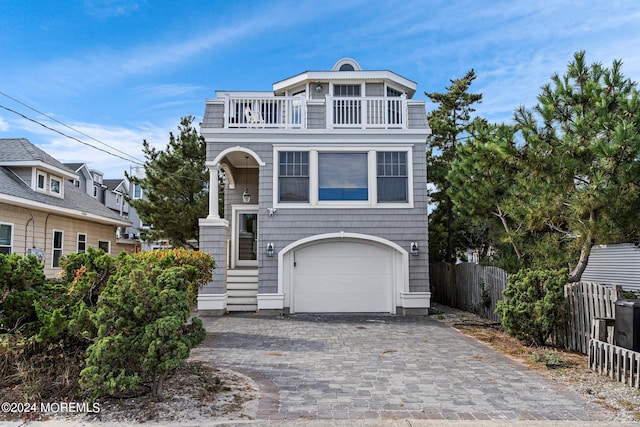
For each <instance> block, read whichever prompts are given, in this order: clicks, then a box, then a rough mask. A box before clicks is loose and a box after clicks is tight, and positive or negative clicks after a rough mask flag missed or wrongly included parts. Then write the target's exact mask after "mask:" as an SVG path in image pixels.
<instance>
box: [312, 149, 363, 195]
mask: <svg viewBox="0 0 640 427" xmlns="http://www.w3.org/2000/svg"><path fill="white" fill-rule="evenodd" d="M367 157H368V154H367V153H319V154H318V200H368V199H369V186H368V184H367V182H368V175H369V174H368V171H367Z"/></svg>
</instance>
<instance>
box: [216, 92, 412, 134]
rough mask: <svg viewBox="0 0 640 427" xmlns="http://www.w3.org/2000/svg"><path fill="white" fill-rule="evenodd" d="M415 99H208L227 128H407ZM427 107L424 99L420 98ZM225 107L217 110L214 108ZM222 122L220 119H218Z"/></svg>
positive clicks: (239, 97)
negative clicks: (410, 106)
mask: <svg viewBox="0 0 640 427" xmlns="http://www.w3.org/2000/svg"><path fill="white" fill-rule="evenodd" d="M410 103H416V101H407V98H406V96H404V95H403V96H398V97H371V96H368V97H332V96H326V97H325V98H319V99H307V98H304V97H300V96H268V95H267V96H263V97H254V96H251V97H243V96H236V95H228V94H227V95H225V96H224V97H220V98H216V99H214V100H210V101H208V102H207V110H208V112H209V113H210V114H209V115H207V114H205V116H206V117H205V122H207V124H208V125H209V126H211V127H220V124H218V125H217V126H215V125H214V124H213V123H212V121H209V120H207V117H215V116H217V117H219V116H220V113H222V118H223V121H222V127H224V128H225V129H250V128H253V129H406V128H408V127H409V126H408V116H409V115H408V106H409V104H410ZM418 104H421V105H422V111H424V103H423V102H421V101H418ZM218 109H219V110H223V111H219V113H217V114H216V113H215V112H214V110H218ZM218 123H219V122H218Z"/></svg>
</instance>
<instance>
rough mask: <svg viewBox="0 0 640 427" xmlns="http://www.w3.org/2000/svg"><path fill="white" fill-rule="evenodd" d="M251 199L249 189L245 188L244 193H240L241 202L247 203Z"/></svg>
mask: <svg viewBox="0 0 640 427" xmlns="http://www.w3.org/2000/svg"><path fill="white" fill-rule="evenodd" d="M250 201H251V194H249V189H248V188H245V189H244V193H242V202H243V203H249V202H250Z"/></svg>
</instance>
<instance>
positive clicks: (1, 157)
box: [0, 138, 77, 179]
mask: <svg viewBox="0 0 640 427" xmlns="http://www.w3.org/2000/svg"><path fill="white" fill-rule="evenodd" d="M0 166H38V167H41V168H43V169H47V170H49V171H52V172H56V173H58V174H60V175H62V176H64V177H65V178H71V179H73V178H77V174H76V173H75V171H73V170H71V169H69V168H68V167H67V166H65V165H63V164H62V163H61V162H59V161H58V160H56V159H54V158H53V157H52V156H50V155H49V154H47V153H46V152H45V151H43V150H42V149H40V148H39V147H36V146H35V145H33V144H32V143H31V142H29V140H28V139H26V138H0Z"/></svg>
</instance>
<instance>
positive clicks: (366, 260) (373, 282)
mask: <svg viewBox="0 0 640 427" xmlns="http://www.w3.org/2000/svg"><path fill="white" fill-rule="evenodd" d="M392 260H393V251H392V250H391V249H389V248H385V247H380V246H376V245H372V244H367V243H361V242H347V241H339V242H323V243H317V244H315V245H313V246H308V247H306V248H303V249H300V250H298V251H297V252H296V254H295V267H293V286H294V289H293V294H294V297H293V300H294V303H293V306H294V307H293V308H294V310H295V311H296V312H388V311H390V310H391V294H392V289H393V277H392Z"/></svg>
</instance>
